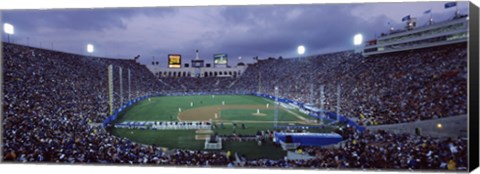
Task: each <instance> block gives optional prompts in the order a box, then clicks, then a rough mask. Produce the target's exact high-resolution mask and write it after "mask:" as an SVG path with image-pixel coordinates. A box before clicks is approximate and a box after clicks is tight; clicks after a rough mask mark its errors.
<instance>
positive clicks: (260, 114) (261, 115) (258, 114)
mask: <svg viewBox="0 0 480 174" xmlns="http://www.w3.org/2000/svg"><path fill="white" fill-rule="evenodd" d="M252 115H253V116H260V117H264V116H267V114H264V113H252Z"/></svg>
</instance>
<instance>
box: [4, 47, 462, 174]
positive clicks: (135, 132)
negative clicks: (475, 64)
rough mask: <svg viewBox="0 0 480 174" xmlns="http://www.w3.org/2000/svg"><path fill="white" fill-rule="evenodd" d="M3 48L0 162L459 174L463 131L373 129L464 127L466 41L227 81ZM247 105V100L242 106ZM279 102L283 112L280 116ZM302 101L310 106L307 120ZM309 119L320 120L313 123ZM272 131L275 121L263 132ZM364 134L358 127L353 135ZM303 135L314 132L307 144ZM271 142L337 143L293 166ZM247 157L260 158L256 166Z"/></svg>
mask: <svg viewBox="0 0 480 174" xmlns="http://www.w3.org/2000/svg"><path fill="white" fill-rule="evenodd" d="M2 44H3V48H2V50H3V62H4V64H3V66H4V67H3V70H4V72H3V73H4V74H3V77H4V83H3V84H4V86H3V89H4V98H3V101H4V103H3V120H2V129H3V135H2V155H3V156H2V160H3V161H5V162H55V163H80V164H148V165H187V166H238V167H282V168H290V167H295V168H312V167H313V168H354V169H422V170H432V169H435V170H436V169H445V170H447V169H448V170H467V168H468V159H467V157H468V150H467V138H466V134H465V132H463V133H462V132H461V131H459V133H455V134H442V135H435V134H422V133H421V132H420V131H418V132H416V133H408V132H407V133H405V132H395V131H388V130H387V129H389V128H388V127H382V128H380V129H379V128H378V127H376V128H375V126H397V125H398V126H404V125H406V124H407V125H419V126H418V127H419V128H423V129H430V128H429V126H430V127H431V126H432V124H433V126H437V128H438V129H434V131H437V132H442V131H449V130H445V129H442V124H435V123H437V122H438V121H439V120H442V119H445V118H447V119H449V118H464V117H465V115H466V114H467V103H466V102H467V43H466V42H460V43H450V44H447V45H440V46H433V47H427V48H424V47H422V48H420V47H419V48H415V49H409V50H406V51H405V50H401V51H396V52H389V53H385V54H375V55H369V56H368V57H364V56H363V55H362V54H359V53H355V52H354V51H341V52H336V53H329V54H321V55H312V56H308V57H302V58H285V59H266V60H258V61H257V62H255V63H254V64H248V65H247V66H246V69H245V70H244V71H243V72H242V73H241V74H238V75H236V76H208V77H207V76H204V77H191V76H190V77H176V76H175V77H173V76H162V75H156V73H155V72H153V73H152V72H151V69H150V70H149V69H148V68H147V67H146V66H145V65H142V64H139V63H137V62H136V61H135V60H126V59H113V58H100V57H92V56H84V55H75V54H70V53H64V52H58V51H54V50H45V49H39V48H33V47H28V46H23V45H18V44H12V43H2ZM109 65H112V66H113V72H114V73H113V79H112V80H111V81H112V82H113V87H114V88H113V91H112V92H113V94H114V95H113V97H114V100H113V101H114V103H113V109H115V110H116V111H115V113H114V114H113V113H110V111H109V109H110V108H109V95H108V93H109V91H108V90H109V85H108V84H109V80H108V77H107V74H108V70H107V67H108V66H109ZM120 69H122V71H120ZM127 82H128V83H127ZM276 87H277V88H278V89H279V90H277V91H276V90H275V88H276ZM319 89H322V90H319ZM323 89H324V90H323ZM338 89H340V90H338ZM339 91H341V92H339ZM232 94H235V95H240V94H241V95H242V96H241V98H237V97H238V96H230V95H232ZM168 97H171V98H168ZM215 97H216V98H215ZM173 98H175V100H173ZM180 98H181V99H180ZM269 98H270V99H269ZM170 99H171V100H170ZM271 99H275V100H277V101H276V102H275V101H274V100H271ZM322 100H325V101H322ZM225 101H226V102H225ZM247 102H251V103H248V104H249V105H248V106H246V105H247V104H246V103H247ZM278 102H281V103H282V104H283V106H282V105H281V104H279V103H278ZM220 103H221V104H220ZM225 103H227V104H225ZM230 103H233V104H235V105H233V104H232V105H230ZM252 103H253V104H252ZM154 104H155V105H154ZM265 104H266V105H265ZM279 105H280V106H282V107H281V108H282V109H278V107H279ZM306 105H308V106H309V108H320V109H318V110H315V113H314V112H313V111H312V110H313V109H311V110H308V108H306V107H304V106H306ZM157 106H160V107H157ZM149 107H150V108H149ZM188 107H191V108H193V109H195V108H194V107H212V108H213V109H216V110H214V112H210V111H205V113H208V114H209V115H208V116H207V117H204V115H201V114H200V111H199V110H196V111H195V112H190V114H191V115H193V116H191V115H186V114H187V110H186V108H188ZM222 107H225V108H227V107H231V108H233V109H232V110H222V109H223V108H222ZM260 107H263V108H260ZM288 107H292V108H290V109H289V108H288ZM285 108H286V109H285ZM182 109H183V110H182ZM302 109H303V110H302ZM177 110H178V112H177ZM197 111H198V112H197ZM255 111H256V112H255ZM162 112H164V113H166V114H164V115H162V114H160V113H162ZM229 112H230V113H229ZM303 112H305V113H303ZM172 113H173V114H172ZM327 113H329V114H333V116H332V117H330V116H329V115H328V114H327ZM135 114H136V115H135ZM149 114H151V115H149ZM182 114H183V115H182ZM195 114H198V116H197V115H195ZM228 114H230V115H228ZM315 114H318V115H315ZM172 115H174V116H175V117H173V116H172ZM239 115H241V116H239ZM245 115H246V116H245ZM279 115H280V116H279ZM113 116H114V117H115V118H113ZM217 116H218V117H217ZM228 116H230V117H231V118H228ZM281 116H284V117H281ZM315 116H317V117H315ZM335 116H339V117H335ZM340 116H342V117H340ZM192 117H193V118H192ZM200 117H201V118H200ZM246 117H248V119H246ZM112 118H113V119H112ZM272 118H275V122H273V121H272V120H273V119H272ZM317 118H321V119H330V121H331V122H323V120H322V122H318V120H316V119H317ZM337 118H343V119H337ZM141 119H144V120H141ZM147 119H151V120H147ZM242 119H243V120H242ZM277 119H278V120H277ZM199 120H200V121H201V122H200V121H199ZM239 120H240V121H239ZM277 122H278V123H286V124H285V125H283V127H275V126H273V124H272V123H275V125H276V124H277ZM457 122H459V124H458V125H457V126H456V127H452V129H462V128H463V129H465V127H466V126H467V123H466V119H465V120H463V119H460V120H459V121H457ZM102 123H103V124H102ZM420 123H422V124H420ZM442 123H443V122H442ZM444 125H445V126H447V124H444ZM289 126H290V127H289ZM363 126H366V127H367V129H366V130H363V129H361V130H360V129H359V128H360V127H361V128H363ZM372 127H373V129H372ZM309 128H315V129H309ZM383 129H386V130H383ZM449 129H450V127H449ZM452 129H450V130H452ZM232 130H233V132H232ZM310 133H315V135H316V136H309V135H310ZM217 134H218V135H217ZM276 134H281V135H284V136H287V135H289V136H290V135H302V136H306V137H309V138H315V137H317V136H318V137H321V136H322V135H326V136H331V137H335V143H337V142H338V141H340V143H338V144H335V145H333V146H315V145H312V144H297V146H295V148H294V149H293V151H292V150H291V151H290V153H291V152H295V153H297V154H300V157H298V156H296V157H295V158H299V159H306V160H297V159H293V158H289V156H288V155H287V154H288V153H286V152H285V151H283V150H282V149H281V147H280V146H285V145H284V142H281V143H276V142H275V141H274V139H275V135H276ZM142 136H144V137H142ZM216 136H218V137H221V138H218V139H217V138H216ZM152 137H154V138H152ZM159 137H160V138H159ZM185 137H189V138H185ZM192 137H195V139H193V138H192ZM340 137H341V138H340ZM142 138H143V139H142ZM323 138H325V137H323ZM145 139H148V140H145ZM211 139H212V140H213V139H217V140H220V141H222V143H223V142H224V143H225V144H222V146H221V147H220V148H222V149H220V150H202V149H201V148H198V147H204V144H205V142H209V141H210V140H211ZM279 139H280V138H279ZM281 139H282V141H286V140H285V139H287V138H286V137H282V138H281ZM205 140H206V141H205ZM297 140H298V139H296V140H295V141H297ZM298 142H301V140H298ZM308 142H309V143H315V142H316V140H309V141H308ZM162 143H164V144H162ZM280 144H281V145H280ZM318 144H321V143H318ZM325 144H328V145H331V143H325ZM241 149H243V150H244V151H242V150H241ZM285 149H287V148H285ZM246 151H251V152H253V153H254V154H248V153H247V152H246ZM232 152H233V153H232ZM255 153H257V154H260V156H254V155H255ZM265 153H267V155H265ZM269 155H271V156H269Z"/></svg>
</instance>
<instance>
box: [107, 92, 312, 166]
mask: <svg viewBox="0 0 480 174" xmlns="http://www.w3.org/2000/svg"><path fill="white" fill-rule="evenodd" d="M191 102H193V107H192V106H191V105H190V104H191ZM222 103H225V105H222ZM267 103H268V104H269V109H267V108H266V107H265V105H266V104H267ZM232 105H235V106H243V105H248V106H250V107H252V106H253V107H256V105H258V106H259V108H261V107H263V108H262V109H260V113H262V116H255V115H252V114H253V113H256V112H257V109H238V108H234V109H228V107H229V106H232ZM217 106H218V107H221V106H222V107H226V108H225V109H219V111H220V112H219V113H220V114H219V115H221V116H220V118H219V119H216V120H214V121H215V122H216V123H215V124H216V125H217V126H219V125H220V124H221V123H224V128H223V129H222V128H220V127H217V128H216V129H213V131H214V132H215V133H217V134H219V135H231V134H232V133H233V132H234V129H233V126H232V124H231V122H232V121H234V122H236V123H237V124H239V125H240V124H242V123H243V124H245V126H246V128H245V129H242V128H240V126H239V125H238V126H237V128H236V129H235V133H236V134H241V135H255V133H256V132H257V131H258V130H267V129H269V130H272V129H273V125H274V124H273V119H274V116H273V115H274V110H273V108H274V102H273V101H272V100H268V99H264V98H261V97H256V96H251V95H215V96H214V97H212V95H199V96H164V97H153V98H151V100H150V101H149V100H148V99H147V100H143V101H141V102H139V103H137V104H135V105H133V106H131V107H129V108H127V109H126V110H125V111H123V112H121V113H120V116H119V119H118V120H117V122H123V121H176V120H178V119H179V118H177V116H178V115H179V108H181V109H182V112H185V113H187V112H188V111H189V110H190V111H196V110H192V109H198V110H199V109H201V108H207V107H209V108H217ZM212 112H213V111H212ZM193 113H195V114H197V113H198V114H199V116H205V115H201V114H202V113H200V112H193ZM195 116H196V115H193V116H191V117H189V118H191V119H193V120H195V118H196V117H195ZM301 118H308V119H311V118H310V117H309V116H307V115H305V114H303V113H300V112H298V111H295V110H292V111H286V110H282V109H280V110H279V111H278V121H279V122H281V123H279V125H287V124H288V125H301V122H302V119H301ZM112 133H113V134H114V135H116V136H119V137H126V138H128V139H130V140H131V141H134V142H137V143H141V144H147V145H153V144H155V145H156V146H162V147H166V148H180V149H192V150H203V148H204V143H205V141H204V140H195V135H197V134H196V133H195V130H138V129H113V131H112ZM223 146H224V148H223V149H222V150H223V151H226V150H231V151H232V152H237V153H238V154H239V155H241V154H245V155H246V156H247V158H249V159H255V158H260V157H269V158H272V159H277V158H278V159H279V158H282V157H283V156H284V155H285V154H286V152H284V151H282V150H281V149H279V148H275V147H274V146H273V145H272V143H271V142H268V143H267V144H265V145H263V146H258V145H257V144H256V143H255V142H228V141H227V142H224V144H223Z"/></svg>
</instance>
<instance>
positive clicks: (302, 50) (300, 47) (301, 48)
mask: <svg viewBox="0 0 480 174" xmlns="http://www.w3.org/2000/svg"><path fill="white" fill-rule="evenodd" d="M297 53H298V54H300V55H302V54H304V53H305V47H304V46H303V45H300V46H298V47H297Z"/></svg>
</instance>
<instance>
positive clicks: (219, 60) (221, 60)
mask: <svg viewBox="0 0 480 174" xmlns="http://www.w3.org/2000/svg"><path fill="white" fill-rule="evenodd" d="M227 62H228V55H227V54H215V55H213V63H214V64H215V65H227Z"/></svg>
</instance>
